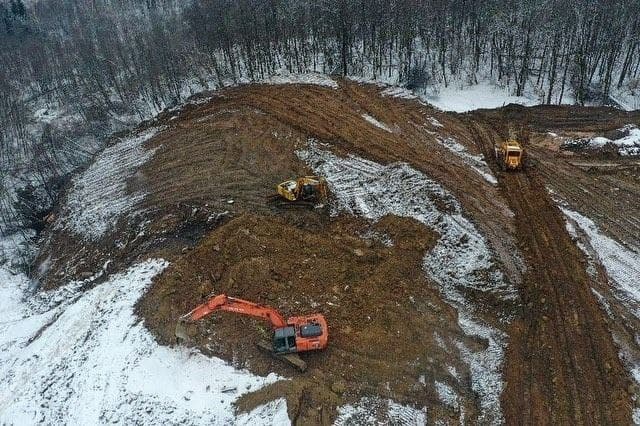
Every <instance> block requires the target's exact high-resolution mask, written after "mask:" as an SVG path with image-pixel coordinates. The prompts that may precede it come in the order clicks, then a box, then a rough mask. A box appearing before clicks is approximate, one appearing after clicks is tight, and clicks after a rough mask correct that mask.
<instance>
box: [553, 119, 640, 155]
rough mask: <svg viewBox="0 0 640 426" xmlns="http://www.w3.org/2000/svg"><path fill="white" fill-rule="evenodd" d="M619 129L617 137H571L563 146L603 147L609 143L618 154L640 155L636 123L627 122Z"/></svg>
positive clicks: (570, 147) (581, 147) (572, 148)
mask: <svg viewBox="0 0 640 426" xmlns="http://www.w3.org/2000/svg"><path fill="white" fill-rule="evenodd" d="M617 131H618V132H619V133H620V137H618V138H617V139H609V138H605V137H604V136H596V137H593V138H588V139H570V140H567V141H565V142H563V144H562V146H561V148H563V149H569V150H576V149H577V150H581V149H601V148H604V147H605V146H607V145H613V146H614V147H615V148H616V149H617V151H618V154H620V155H622V156H637V155H640V129H639V128H638V127H637V126H636V125H634V124H627V125H626V126H624V127H622V128H620V129H618V130H617Z"/></svg>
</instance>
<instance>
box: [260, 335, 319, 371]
mask: <svg viewBox="0 0 640 426" xmlns="http://www.w3.org/2000/svg"><path fill="white" fill-rule="evenodd" d="M258 348H260V349H261V350H263V351H264V352H267V353H269V355H271V356H272V357H274V358H277V359H279V360H281V361H285V362H287V363H289V364H290V365H292V366H293V367H295V368H297V369H298V370H300V371H301V372H305V371H307V363H306V362H304V361H303V360H302V358H300V355H298V354H296V353H292V354H277V353H275V352H273V347H272V346H271V344H270V343H269V342H267V341H266V340H261V341H259V342H258Z"/></svg>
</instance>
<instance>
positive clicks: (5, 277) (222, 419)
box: [0, 259, 289, 425]
mask: <svg viewBox="0 0 640 426" xmlns="http://www.w3.org/2000/svg"><path fill="white" fill-rule="evenodd" d="M165 267H166V262H164V261H163V260H161V259H150V260H147V261H144V262H141V263H138V264H137V265H134V266H132V267H131V268H129V269H128V270H127V271H125V272H123V273H120V274H117V275H113V276H111V277H110V278H109V279H108V280H107V281H106V282H104V283H102V284H99V285H96V286H94V287H93V288H90V289H88V290H86V291H82V290H83V287H85V286H91V282H90V280H87V281H84V282H71V283H68V284H67V285H65V286H63V287H61V288H60V289H58V290H55V291H49V292H39V293H34V292H33V290H34V289H33V288H32V283H31V282H30V281H29V280H28V279H27V278H26V276H24V275H22V274H20V273H15V272H12V271H11V270H10V269H9V268H8V267H7V266H6V265H4V266H0V349H1V350H0V424H3V425H5V424H6V425H14V424H15V425H26V424H36V423H41V424H78V425H95V424H104V423H125V424H149V425H151V424H154V425H155V424H167V423H168V424H202V425H205V424H206V425H210V424H246V425H249V424H288V423H289V419H288V416H287V409H286V408H287V406H286V403H285V402H284V400H277V401H273V402H271V403H269V404H266V405H265V406H261V407H258V408H256V409H255V410H254V411H252V412H251V413H247V414H243V415H240V416H236V414H235V412H234V408H233V405H232V404H233V402H234V401H235V400H236V399H237V398H238V397H239V396H240V395H242V394H243V393H246V392H249V391H253V390H256V389H259V388H260V387H261V386H264V385H266V384H269V383H272V382H274V381H277V380H279V378H278V377H276V376H275V375H273V374H271V375H269V376H267V377H258V376H254V375H252V374H250V373H249V372H247V371H239V370H236V369H234V368H233V367H231V366H230V365H227V364H226V363H224V362H223V361H221V360H219V359H216V358H208V357H205V356H204V355H202V354H200V353H198V352H195V351H192V350H188V349H185V348H169V347H164V346H159V345H158V344H157V343H156V342H155V340H154V339H153V337H152V336H151V335H150V334H149V333H148V332H147V330H146V329H145V328H144V326H143V324H142V323H140V322H139V321H138V319H137V318H136V317H135V316H134V314H133V306H134V304H135V302H136V301H137V300H138V298H139V297H140V296H141V295H142V294H143V292H144V291H145V290H146V288H147V287H148V286H149V285H150V283H151V279H152V278H153V276H155V275H156V274H158V273H159V272H160V271H162V270H163V269H164V268H165ZM227 388H236V390H235V391H232V392H223V389H227Z"/></svg>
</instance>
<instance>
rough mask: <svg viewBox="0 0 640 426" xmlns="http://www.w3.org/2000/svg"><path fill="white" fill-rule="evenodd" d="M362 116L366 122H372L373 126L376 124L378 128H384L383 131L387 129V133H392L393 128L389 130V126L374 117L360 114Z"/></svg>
mask: <svg viewBox="0 0 640 426" xmlns="http://www.w3.org/2000/svg"><path fill="white" fill-rule="evenodd" d="M362 118H364V119H365V120H366V121H367V122H369V123H371V124H373V125H374V126H376V127H377V128H379V129H382V130H385V131H387V132H389V133H393V130H391V128H390V127H389V126H387V125H386V124H384V123H382V122H380V121H378V120H376V119H375V118H373V117H372V116H370V115H369V114H362Z"/></svg>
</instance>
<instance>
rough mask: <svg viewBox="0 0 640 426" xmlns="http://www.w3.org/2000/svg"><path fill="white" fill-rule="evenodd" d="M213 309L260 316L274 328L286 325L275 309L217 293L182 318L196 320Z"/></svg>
mask: <svg viewBox="0 0 640 426" xmlns="http://www.w3.org/2000/svg"><path fill="white" fill-rule="evenodd" d="M214 311H227V312H235V313H237V314H243V315H249V316H252V317H257V318H262V319H265V320H267V321H269V322H270V323H271V325H272V326H273V327H274V328H279V327H286V325H287V322H286V321H285V319H284V318H283V317H282V315H280V313H279V312H278V311H276V310H275V309H273V308H270V307H268V306H263V305H259V304H257V303H253V302H249V301H248V300H242V299H237V298H235V297H229V296H227V295H226V294H219V295H217V296H214V297H212V298H211V299H209V300H207V301H206V302H205V303H203V304H201V305H199V306H196V307H195V309H193V310H192V311H191V312H189V313H188V314H186V315H184V316H183V317H182V319H184V320H189V321H198V320H199V319H201V318H204V317H206V316H207V315H209V314H211V313H212V312H214Z"/></svg>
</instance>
